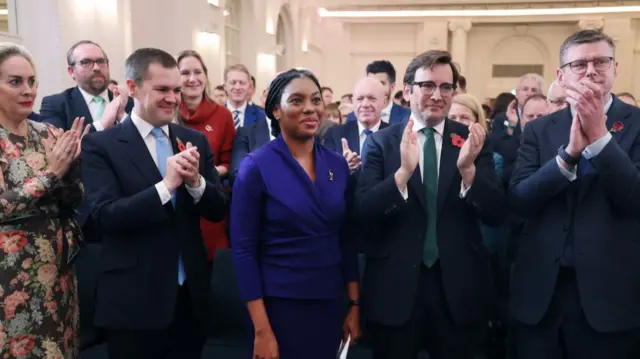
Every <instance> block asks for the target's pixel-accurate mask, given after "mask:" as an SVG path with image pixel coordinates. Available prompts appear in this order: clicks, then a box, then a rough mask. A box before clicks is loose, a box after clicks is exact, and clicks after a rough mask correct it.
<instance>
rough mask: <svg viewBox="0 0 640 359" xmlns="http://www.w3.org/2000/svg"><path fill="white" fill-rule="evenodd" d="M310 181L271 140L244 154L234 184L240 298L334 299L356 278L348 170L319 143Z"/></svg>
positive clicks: (282, 146) (233, 242) (282, 147)
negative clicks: (346, 233) (349, 233)
mask: <svg viewBox="0 0 640 359" xmlns="http://www.w3.org/2000/svg"><path fill="white" fill-rule="evenodd" d="M314 155H315V173H316V179H315V182H312V181H311V179H310V178H309V176H308V175H307V173H306V172H305V171H304V169H303V168H302V166H300V164H299V163H298V162H297V161H296V160H295V159H294V158H293V156H292V155H291V152H290V151H289V148H288V147H287V145H286V143H285V142H284V140H283V139H282V137H281V136H280V137H278V138H276V139H275V140H274V141H271V142H269V143H268V144H266V145H264V146H263V147H261V148H260V149H258V150H257V151H255V152H253V153H251V154H249V155H248V156H247V157H246V158H245V160H244V161H242V164H241V166H240V170H239V171H238V176H237V178H236V181H235V183H234V185H233V198H232V206H231V251H232V254H233V259H234V263H235V270H236V277H237V280H238V287H239V289H240V296H241V298H242V299H243V300H246V301H250V300H254V299H258V298H262V297H279V298H294V299H327V298H331V299H335V298H341V297H342V296H343V295H344V288H345V281H346V282H352V281H357V280H358V278H359V274H358V261H357V257H356V254H355V252H353V250H352V248H351V247H350V243H348V242H346V240H347V237H345V236H343V235H341V234H342V233H344V232H343V230H344V228H345V227H346V226H348V218H347V215H348V213H349V207H350V202H351V201H350V198H349V197H350V189H349V183H350V179H349V177H350V176H349V168H348V166H347V162H346V161H345V160H344V158H343V157H342V155H339V154H337V153H335V152H334V151H331V150H329V149H327V148H324V147H323V146H321V145H319V144H318V143H317V142H316V144H315V147H314Z"/></svg>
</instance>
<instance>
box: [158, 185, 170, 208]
mask: <svg viewBox="0 0 640 359" xmlns="http://www.w3.org/2000/svg"><path fill="white" fill-rule="evenodd" d="M156 190H157V191H158V195H159V196H160V202H162V205H163V206H164V205H165V204H167V203H168V202H169V201H171V193H170V192H169V189H168V188H167V185H165V184H164V182H162V181H160V182H158V183H157V184H156Z"/></svg>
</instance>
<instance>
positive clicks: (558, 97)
mask: <svg viewBox="0 0 640 359" xmlns="http://www.w3.org/2000/svg"><path fill="white" fill-rule="evenodd" d="M547 103H548V104H549V113H552V112H556V111H560V110H562V109H564V108H565V107H567V92H566V91H565V90H564V87H562V86H560V85H558V81H557V80H556V81H553V82H552V83H551V86H549V92H548V93H547Z"/></svg>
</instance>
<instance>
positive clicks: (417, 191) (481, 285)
mask: <svg viewBox="0 0 640 359" xmlns="http://www.w3.org/2000/svg"><path fill="white" fill-rule="evenodd" d="M405 127H406V126H405V124H404V123H399V124H395V125H391V126H389V127H387V128H386V129H384V130H380V131H378V132H376V133H374V134H373V135H371V136H370V137H369V142H368V144H367V154H366V162H365V166H364V168H363V169H362V173H361V174H360V178H359V179H358V191H357V212H358V215H359V217H360V218H359V219H360V221H363V222H364V221H366V222H367V223H369V224H370V226H375V228H376V232H377V234H376V236H372V237H369V238H368V241H367V243H366V244H365V256H366V260H367V266H366V270H365V275H364V280H363V284H362V288H363V299H362V301H363V305H364V308H363V309H364V312H365V315H366V316H367V318H369V319H370V320H372V321H374V322H377V323H380V324H383V325H390V326H399V325H403V324H404V323H406V321H407V320H408V319H409V317H410V315H411V312H412V310H413V308H414V304H415V300H416V293H417V291H418V288H419V286H418V283H419V279H420V268H421V265H422V257H423V248H424V242H425V235H426V231H427V205H426V190H425V186H424V184H423V182H422V179H421V175H420V168H419V166H418V167H417V168H416V170H415V172H414V173H413V175H412V177H411V179H410V180H409V183H408V186H407V191H408V198H407V200H406V201H405V199H404V198H403V197H402V194H401V193H400V191H398V188H397V186H396V183H395V180H394V174H395V172H396V171H397V170H398V168H400V142H401V140H402V134H403V132H404V129H405ZM455 134H457V135H459V136H461V137H463V138H467V137H468V135H469V129H468V127H467V126H465V125H462V124H459V123H457V122H454V121H451V120H446V123H445V126H444V133H443V142H442V150H441V154H440V168H439V176H438V203H437V210H438V219H437V241H438V249H439V263H440V267H441V269H442V285H443V289H444V293H445V298H446V303H447V307H448V309H449V312H450V313H451V316H452V318H453V320H454V322H455V323H457V324H474V325H477V324H479V323H486V320H488V319H489V317H490V315H491V308H492V305H493V295H494V288H493V279H492V272H491V267H490V254H489V250H488V249H487V248H486V247H485V246H484V244H483V239H482V232H481V228H480V221H482V222H483V223H485V224H488V225H496V224H498V223H500V221H501V220H502V217H503V215H504V208H505V194H504V190H503V186H502V185H501V184H500V181H499V179H498V177H497V174H496V170H495V168H494V165H493V155H492V154H491V152H490V151H488V150H487V145H485V148H484V149H483V150H482V152H481V153H480V155H479V156H478V158H477V159H476V162H475V165H476V176H475V179H474V182H473V184H472V186H471V187H470V188H469V190H468V192H467V194H466V196H465V198H460V187H461V185H462V184H461V182H462V178H461V176H460V172H459V171H458V168H457V165H456V163H457V160H458V155H459V153H460V148H458V147H456V146H454V145H453V143H452V139H451V138H452V135H455ZM479 220H480V221H479Z"/></svg>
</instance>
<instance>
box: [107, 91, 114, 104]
mask: <svg viewBox="0 0 640 359" xmlns="http://www.w3.org/2000/svg"><path fill="white" fill-rule="evenodd" d="M107 96H108V97H109V102H111V101H113V92H111V90H107Z"/></svg>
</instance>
